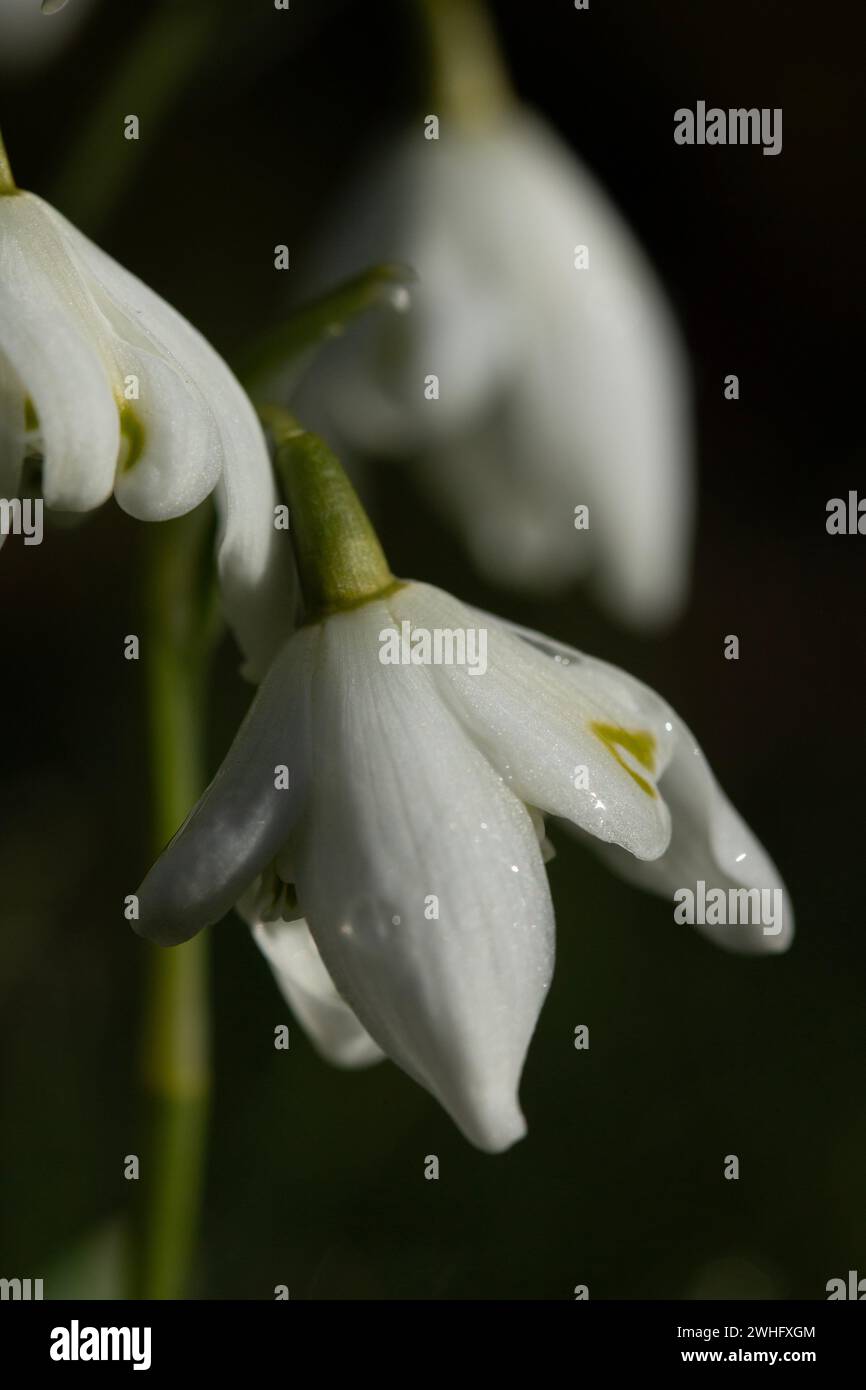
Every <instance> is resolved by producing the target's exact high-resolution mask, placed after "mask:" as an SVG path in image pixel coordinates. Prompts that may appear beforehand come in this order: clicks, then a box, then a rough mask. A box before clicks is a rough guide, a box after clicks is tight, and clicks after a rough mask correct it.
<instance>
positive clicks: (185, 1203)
mask: <svg viewBox="0 0 866 1390" xmlns="http://www.w3.org/2000/svg"><path fill="white" fill-rule="evenodd" d="M209 521H210V513H209V508H207V507H200V508H199V509H198V510H197V511H195V512H193V513H190V514H189V515H188V516H185V517H182V518H180V519H179V520H177V521H172V522H166V523H165V524H163V525H161V526H154V527H152V528H148V534H147V542H148V568H147V583H148V606H149V613H148V626H147V630H146V637H145V643H146V646H145V656H146V662H147V678H148V687H147V689H148V704H149V714H150V744H151V764H152V776H153V816H154V840H155V843H156V847H157V849H161V848H162V847H163V846H164V845H165V844H166V843H167V842H168V841H169V840H170V839H171V838H172V836H173V835H174V834H175V832H176V831H177V829H178V827H179V826H180V825H181V824H182V823H183V820H184V817H185V816H186V814H187V812H188V811H189V808H190V806H191V805H193V803H194V802H195V800H196V798H197V797H198V795H199V794H200V792H201V790H202V787H203V786H204V783H205V769H204V755H203V732H204V717H203V712H204V709H205V683H206V677H207V673H208V667H209V658H210V654H211V651H212V648H213V645H214V640H215V637H216V634H217V632H218V630H219V627H218V619H217V618H216V616H215V606H214V604H213V601H212V600H213V595H212V586H211V574H212V571H211V570H210V561H209V557H210V554H211V545H212V536H211V527H210V525H209V524H208V523H209ZM203 576H206V578H205V579H204V582H203V578H202V577H203ZM209 1053H210V1045H209V1023H208V1002H207V943H206V941H205V938H204V937H203V936H200V937H198V938H196V939H195V940H194V941H190V942H188V943H186V944H185V945H182V946H178V947H177V948H176V949H174V950H171V951H164V950H160V949H159V948H158V947H151V948H149V950H148V961H147V985H146V999H145V1016H144V1029H143V1047H142V1054H141V1079H142V1084H143V1090H144V1098H145V1110H146V1127H147V1139H146V1144H145V1148H144V1151H143V1154H142V1164H141V1180H140V1204H139V1209H138V1212H137V1218H138V1219H137V1221H136V1224H135V1232H134V1248H133V1260H132V1264H133V1269H132V1286H133V1291H134V1294H135V1296H136V1297H139V1298H153V1299H168V1298H179V1297H182V1296H183V1294H184V1291H185V1289H186V1286H187V1282H188V1278H189V1272H190V1267H191V1264H192V1258H193V1253H194V1249H195V1240H196V1231H197V1227H198V1218H199V1211H200V1205H201V1193H202V1177H203V1168H204V1160H205V1149H206V1132H207V1117H208V1098H209V1091H210V1057H209Z"/></svg>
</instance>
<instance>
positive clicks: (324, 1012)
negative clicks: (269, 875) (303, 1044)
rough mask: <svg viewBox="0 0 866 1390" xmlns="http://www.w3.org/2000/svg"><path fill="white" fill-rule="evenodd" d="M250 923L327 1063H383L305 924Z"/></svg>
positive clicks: (297, 1015) (356, 1065) (349, 1065)
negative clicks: (344, 997) (339, 990)
mask: <svg viewBox="0 0 866 1390" xmlns="http://www.w3.org/2000/svg"><path fill="white" fill-rule="evenodd" d="M244 915H245V916H246V914H244ZM247 921H249V922H250V929H251V931H252V934H253V939H254V941H255V943H256V945H257V946H258V947H259V950H260V951H261V952H262V955H263V956H264V957H265V959H266V960H267V962H268V965H269V966H270V967H271V970H272V972H273V975H274V979H275V980H276V982H277V985H278V986H279V989H280V991H281V992H282V994H283V995H284V997H285V999H286V1001H287V1003H288V1004H289V1006H290V1008H291V1010H292V1012H293V1013H294V1015H295V1017H296V1018H297V1019H298V1021H299V1023H300V1024H301V1025H302V1026H303V1028H304V1030H305V1032H306V1033H307V1034H308V1035H309V1037H310V1040H311V1042H312V1043H313V1045H314V1047H315V1048H316V1050H317V1051H318V1052H319V1053H320V1054H321V1055H322V1057H324V1059H325V1061H326V1062H331V1063H332V1064H333V1065H334V1066H337V1067H352V1068H356V1067H368V1066H371V1065H372V1064H373V1063H374V1062H380V1061H381V1060H382V1058H383V1057H384V1055H385V1054H384V1053H383V1052H382V1049H381V1048H380V1047H378V1046H377V1045H376V1043H374V1042H373V1039H372V1038H371V1037H370V1035H369V1033H368V1032H367V1030H366V1029H365V1028H364V1027H363V1025H362V1024H361V1023H359V1022H358V1019H357V1018H356V1017H355V1015H354V1014H353V1012H352V1010H351V1009H350V1008H349V1006H348V1004H347V1003H346V1002H345V1001H344V1000H343V999H341V997H340V995H339V994H338V992H337V990H336V988H335V986H334V982H333V980H332V979H331V977H330V975H329V974H328V972H327V970H326V969H325V966H324V963H323V961H322V957H321V956H320V955H319V951H318V947H317V946H316V943H315V941H314V940H313V938H312V936H311V934H310V930H309V927H308V926H307V924H306V922H304V921H303V920H298V921H295V922H261V921H251V920H250V918H249V917H247Z"/></svg>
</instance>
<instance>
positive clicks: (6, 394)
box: [0, 350, 24, 545]
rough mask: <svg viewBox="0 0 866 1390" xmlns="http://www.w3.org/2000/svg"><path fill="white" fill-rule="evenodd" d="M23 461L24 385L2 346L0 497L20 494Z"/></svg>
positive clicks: (2, 536)
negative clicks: (7, 359) (3, 352)
mask: <svg viewBox="0 0 866 1390" xmlns="http://www.w3.org/2000/svg"><path fill="white" fill-rule="evenodd" d="M23 462H24V388H23V387H22V385H21V383H20V381H19V380H18V377H17V376H16V375H15V372H14V371H13V370H12V367H11V365H10V364H9V363H8V362H7V361H6V359H5V358H4V357H3V354H2V350H0V497H6V498H12V497H17V496H18V495H19V489H20V486H21V469H22V465H23ZM5 539H6V537H5V536H4V535H3V534H2V533H0V545H2V544H3V542H4V540H5Z"/></svg>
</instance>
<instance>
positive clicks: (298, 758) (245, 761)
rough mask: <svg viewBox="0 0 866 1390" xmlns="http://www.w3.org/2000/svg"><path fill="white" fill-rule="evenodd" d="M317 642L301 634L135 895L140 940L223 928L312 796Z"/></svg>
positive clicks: (166, 940) (163, 940)
mask: <svg viewBox="0 0 866 1390" xmlns="http://www.w3.org/2000/svg"><path fill="white" fill-rule="evenodd" d="M318 643H319V633H318V630H317V629H309V628H306V629H303V630H302V631H301V632H298V633H296V634H295V635H294V636H293V637H292V638H290V640H289V641H288V642H287V643H286V644H285V647H284V648H283V650H282V652H281V653H280V654H279V656H278V658H277V659H276V661H275V662H274V664H273V666H272V667H271V669H270V671H269V672H268V675H267V676H266V678H265V680H264V681H263V682H262V684H261V686H260V687H259V690H258V691H257V693H256V696H255V698H254V700H253V702H252V704H251V706H250V708H249V711H248V713H247V716H246V718H245V719H244V721H243V723H242V724H241V727H240V729H239V730H238V733H237V735H236V736H235V740H234V742H233V744H232V746H231V748H230V749H229V751H228V753H227V754H226V757H225V758H224V760H223V762H222V764H221V766H220V769H219V771H218V772H217V774H216V776H215V777H214V779H213V781H212V782H211V784H210V786H209V787H208V789H207V791H206V792H205V793H204V795H203V796H202V797H201V799H200V800H199V801H198V803H197V804H196V806H195V807H194V808H193V809H192V811H191V812H190V814H189V816H188V817H187V819H186V821H185V822H184V824H183V825H182V826H181V828H180V830H178V832H177V834H176V835H175V836H174V838H173V839H172V840H171V842H170V843H169V844H168V845H167V847H166V848H165V849H164V850H163V852H162V854H161V855H160V857H159V859H158V860H157V861H156V863H155V864H154V866H153V868H152V869H151V870H150V872H149V874H148V875H147V877H146V878H145V880H144V882H143V883H142V885H141V887H140V889H139V891H138V898H139V920H138V921H137V922H136V923H135V924H134V925H135V927H136V930H137V931H138V932H139V933H140V934H141V935H142V936H146V937H148V938H149V939H150V940H152V941H157V942H159V943H160V944H162V945H175V944H177V943H178V942H180V941H186V940H187V939H188V938H189V937H191V936H194V935H195V934H196V932H198V931H200V930H201V928H202V927H205V926H209V925H211V924H212V923H213V922H216V921H218V920H219V919H220V917H222V916H224V915H225V913H226V912H228V910H229V908H231V907H232V906H233V905H234V904H235V903H236V902H237V900H238V899H239V898H240V896H241V894H242V893H243V892H244V891H245V890H246V889H247V888H248V887H249V885H250V884H251V883H252V881H253V880H254V879H255V877H256V875H257V874H259V873H261V871H262V870H263V869H264V868H265V866H266V865H267V864H269V863H270V862H271V861H272V860H273V859H274V857H275V856H276V855H277V853H278V852H279V850H280V849H281V847H282V846H283V844H284V843H285V841H286V840H287V839H288V837H289V833H290V831H291V829H292V826H293V825H294V823H295V821H296V820H297V818H298V816H299V815H300V813H301V810H302V808H303V805H304V800H305V797H306V791H307V784H308V777H309V746H308V739H309V683H310V671H311V669H312V664H313V661H314V659H315V653H316V648H317V646H318ZM283 768H285V769H286V770H287V772H288V786H287V787H286V786H285V785H280V784H281V783H285V781H286V777H285V774H283V773H281V772H279V771H278V770H279V769H283Z"/></svg>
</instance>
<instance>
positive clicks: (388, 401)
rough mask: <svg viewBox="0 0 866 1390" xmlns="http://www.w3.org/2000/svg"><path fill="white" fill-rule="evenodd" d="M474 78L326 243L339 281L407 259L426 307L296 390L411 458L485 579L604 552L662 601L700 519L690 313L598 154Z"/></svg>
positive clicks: (681, 577) (617, 601) (608, 571)
mask: <svg viewBox="0 0 866 1390" xmlns="http://www.w3.org/2000/svg"><path fill="white" fill-rule="evenodd" d="M445 8H446V9H448V8H449V7H447V6H446V7H445ZM450 12H451V14H452V15H454V14H457V17H458V19H459V14H460V7H457V6H451V7H450ZM460 51H461V52H465V51H466V44H464V46H463V49H462V50H460ZM466 85H468V86H469V91H470V100H469V113H468V114H467V113H466V110H465V107H466V104H467V100H466V99H465V98H464V100H463V102H462V104H460V103H452V106H454V105H456V106H458V109H457V110H456V112H455V111H454V110H452V109H451V108H449V109H446V108H445V102H444V100H443V102H442V103H439V104H436V103H435V102H434V103H433V104H432V105H431V107H430V110H431V111H432V112H438V113H439V116H438V118H437V119H438V120H439V126H438V138H435V139H428V138H425V124H424V123H423V122H422V121H421V120H419V121H418V122H417V124H416V126H415V127H414V128H413V130H412V131H411V133H407V134H405V135H404V136H403V137H402V138H401V139H399V140H396V141H395V142H394V143H393V146H392V147H391V148H390V149H388V150H386V152H385V154H384V157H382V158H381V160H380V162H379V163H378V165H377V166H376V167H374V168H373V169H372V170H370V171H369V172H368V174H367V175H366V177H365V178H364V179H362V181H361V183H360V185H359V187H358V188H357V189H356V190H355V193H354V195H353V196H350V198H349V199H348V204H347V206H346V207H345V208H344V210H343V215H342V216H339V217H337V218H335V219H334V225H337V226H339V227H341V228H344V229H345V230H344V232H342V233H341V239H339V240H337V241H336V242H335V243H334V244H333V245H332V246H330V247H329V249H328V250H327V251H326V252H325V253H324V256H323V271H324V273H325V274H326V275H327V277H329V278H335V277H341V276H343V275H347V274H349V273H350V272H352V271H353V270H357V269H358V268H360V267H361V266H363V265H364V264H367V263H368V262H369V261H370V260H371V258H373V259H380V258H381V257H382V256H383V255H384V256H388V257H395V258H396V259H398V260H400V261H405V262H406V263H407V264H409V265H411V266H412V267H413V269H414V270H415V271H416V272H417V273H418V277H419V283H418V285H417V288H416V289H415V291H414V293H413V304H412V308H411V309H410V311H409V313H408V314H407V315H406V316H405V318H403V319H402V320H397V319H392V320H390V321H388V322H384V321H382V322H378V323H368V324H366V325H365V326H364V328H363V330H362V331H359V332H357V333H353V334H351V335H350V336H349V337H348V338H347V339H346V340H344V341H343V342H341V343H339V344H337V345H335V347H334V348H333V349H332V350H331V351H329V353H327V354H324V355H323V356H322V357H321V358H320V359H319V361H318V362H317V363H316V365H315V367H314V368H313V370H312V371H311V373H310V374H309V377H308V379H307V381H306V383H305V384H304V386H303V388H302V390H301V392H300V394H299V395H298V396H297V397H296V398H295V401H294V405H295V408H296V409H297V411H298V413H300V414H302V415H303V416H304V418H305V419H309V420H311V421H314V422H315V423H317V424H318V426H319V428H320V429H321V430H322V432H323V433H325V434H326V436H329V437H333V438H335V439H338V440H339V441H340V442H341V444H342V446H343V447H344V448H346V449H352V450H355V451H356V452H358V453H360V454H364V455H369V456H373V455H391V456H394V457H398V458H406V457H409V458H413V459H416V460H417V462H418V464H419V466H420V468H421V469H422V474H423V479H424V482H425V484H426V485H428V487H429V488H430V489H432V490H433V492H434V493H435V495H436V497H437V498H438V500H439V501H440V502H441V504H442V505H443V506H444V507H445V508H446V510H448V511H449V512H451V513H452V514H453V515H454V517H455V519H456V521H457V523H458V525H459V526H460V528H461V530H462V531H463V533H464V535H465V538H466V540H467V542H468V544H469V546H470V548H471V549H472V551H473V552H474V555H475V558H476V561H477V562H478V563H479V565H480V566H481V568H482V569H483V570H484V571H485V572H486V573H487V574H488V576H489V577H491V578H493V579H495V580H497V581H501V582H507V583H511V584H514V585H515V586H518V587H521V588H526V587H534V588H536V589H545V588H546V589H549V588H552V587H562V586H563V585H565V584H568V583H570V582H571V581H572V580H574V579H575V578H576V577H578V576H580V575H581V574H582V572H584V571H585V570H588V571H589V572H590V575H591V578H592V580H593V581H594V582H595V583H596V584H597V586H598V587H599V588H600V589H601V591H602V597H603V598H604V599H606V601H607V602H608V603H609V605H610V606H611V607H612V608H613V609H614V611H615V612H617V613H618V614H619V615H621V616H623V617H625V618H626V619H627V620H629V621H632V622H634V623H636V624H638V625H645V624H646V623H647V622H651V621H656V620H664V619H667V618H669V617H671V616H672V615H673V614H674V613H675V612H676V610H677V608H678V607H679V606H680V604H681V601H682V599H683V597H684V591H685V587H686V581H687V572H688V563H689V550H690V540H691V527H692V478H691V471H692V436H691V424H690V418H689V417H690V408H689V396H690V389H689V378H688V371H687V368H686V365H685V361H684V352H683V346H682V342H681V339H680V334H679V331H678V329H677V326H676V324H675V322H674V319H673V316H672V313H671V310H670V308H669V306H668V303H667V300H666V297H665V295H664V292H663V290H662V289H661V287H660V285H659V282H658V280H657V277H656V275H655V273H654V272H653V270H652V268H651V266H650V264H649V262H648V260H647V257H646V256H645V254H644V253H643V251H642V249H641V247H640V246H639V244H638V242H637V240H636V239H635V237H634V235H633V234H632V232H631V230H630V229H629V227H628V225H627V224H626V222H625V221H624V219H623V218H622V216H621V215H620V214H619V213H618V211H617V210H616V208H615V207H614V206H613V204H612V202H611V200H610V199H609V197H608V196H607V194H606V193H605V191H604V189H603V188H602V187H601V185H600V184H599V183H598V181H597V180H596V179H595V178H594V177H593V175H592V174H591V173H590V172H589V170H588V169H587V168H586V167H585V166H584V165H583V164H581V163H580V162H579V160H578V159H577V158H576V157H575V156H574V155H573V154H572V152H571V151H570V150H569V149H568V148H566V146H565V145H564V144H563V143H562V142H561V141H560V140H559V139H558V137H557V136H556V135H555V134H554V133H553V131H552V130H550V129H549V128H548V127H547V126H546V125H545V124H544V123H543V122H542V121H541V120H540V119H539V118H538V117H537V116H535V115H534V114H533V113H531V112H530V111H529V110H526V109H521V108H520V107H517V106H515V105H513V104H512V103H511V102H510V101H507V100H506V101H505V102H503V101H502V100H501V98H500V99H497V98H496V97H493V98H491V99H490V101H489V103H488V104H482V105H481V106H480V108H479V101H478V97H477V93H476V90H475V87H473V86H472V72H471V71H470V73H469V74H468V76H467V78H466ZM430 120H431V117H428V118H427V123H428V125H427V129H428V133H429V122H430ZM434 377H435V378H436V379H437V380H436V381H435V382H434V381H433V380H432V378H434ZM437 391H438V398H435V396H434V393H436V392H437ZM581 505H583V506H587V507H588V508H589V525H588V528H586V529H577V528H578V526H581V525H582V523H583V521H584V520H585V518H584V516H583V514H577V515H576V512H575V509H576V508H577V507H578V506H581Z"/></svg>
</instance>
